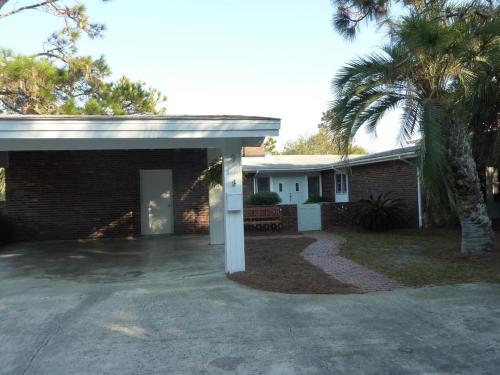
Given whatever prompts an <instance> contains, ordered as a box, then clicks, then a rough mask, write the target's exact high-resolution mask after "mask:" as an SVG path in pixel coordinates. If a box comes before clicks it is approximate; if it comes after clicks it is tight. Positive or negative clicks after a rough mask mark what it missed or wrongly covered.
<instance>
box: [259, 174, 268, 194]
mask: <svg viewBox="0 0 500 375" xmlns="http://www.w3.org/2000/svg"><path fill="white" fill-rule="evenodd" d="M263 191H271V184H270V183H269V177H257V193H261V192H263Z"/></svg>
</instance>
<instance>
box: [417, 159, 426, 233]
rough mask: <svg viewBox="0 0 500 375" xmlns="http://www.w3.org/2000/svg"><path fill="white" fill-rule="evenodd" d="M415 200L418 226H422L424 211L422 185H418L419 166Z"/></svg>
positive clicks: (418, 176) (418, 177)
mask: <svg viewBox="0 0 500 375" xmlns="http://www.w3.org/2000/svg"><path fill="white" fill-rule="evenodd" d="M417 202H418V227H419V228H420V229H422V228H423V227H424V213H423V208H422V187H421V186H420V168H419V167H417Z"/></svg>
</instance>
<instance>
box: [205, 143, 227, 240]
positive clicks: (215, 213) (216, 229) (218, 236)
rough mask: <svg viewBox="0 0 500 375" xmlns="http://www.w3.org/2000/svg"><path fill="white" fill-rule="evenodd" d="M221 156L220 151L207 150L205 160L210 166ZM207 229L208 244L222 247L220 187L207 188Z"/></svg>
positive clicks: (222, 214) (221, 193) (222, 203)
mask: <svg viewBox="0 0 500 375" xmlns="http://www.w3.org/2000/svg"><path fill="white" fill-rule="evenodd" d="M220 156H222V151H221V150H219V149H215V148H209V149H207V159H208V163H209V164H210V163H211V162H212V161H213V160H215V159H218V158H219V157H220ZM208 204H209V223H210V224H209V228H210V244H211V245H222V244H223V243H224V189H223V188H222V186H220V185H218V186H213V187H209V192H208Z"/></svg>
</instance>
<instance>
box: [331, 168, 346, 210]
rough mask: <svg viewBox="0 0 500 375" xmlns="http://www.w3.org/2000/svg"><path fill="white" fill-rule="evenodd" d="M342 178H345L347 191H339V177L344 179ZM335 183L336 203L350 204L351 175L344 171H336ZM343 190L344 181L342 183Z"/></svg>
mask: <svg viewBox="0 0 500 375" xmlns="http://www.w3.org/2000/svg"><path fill="white" fill-rule="evenodd" d="M341 176H345V191H341V192H339V191H337V177H340V178H342V177H341ZM333 179H334V180H333V182H334V191H335V202H337V203H347V202H349V175H348V174H347V173H345V172H342V171H335V175H334V176H333ZM340 185H341V188H342V180H341V182H340Z"/></svg>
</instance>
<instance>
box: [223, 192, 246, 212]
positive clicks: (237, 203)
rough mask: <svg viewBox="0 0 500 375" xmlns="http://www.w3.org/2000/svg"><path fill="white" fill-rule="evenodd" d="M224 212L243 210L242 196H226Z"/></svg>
mask: <svg viewBox="0 0 500 375" xmlns="http://www.w3.org/2000/svg"><path fill="white" fill-rule="evenodd" d="M226 210H227V211H241V210H243V194H239V193H228V194H226Z"/></svg>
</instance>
